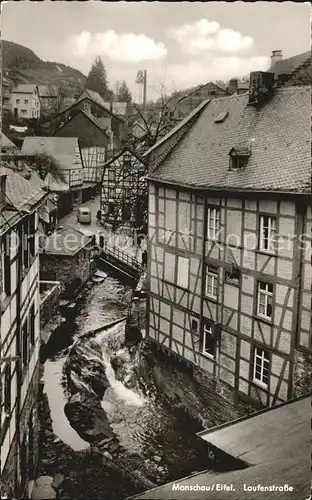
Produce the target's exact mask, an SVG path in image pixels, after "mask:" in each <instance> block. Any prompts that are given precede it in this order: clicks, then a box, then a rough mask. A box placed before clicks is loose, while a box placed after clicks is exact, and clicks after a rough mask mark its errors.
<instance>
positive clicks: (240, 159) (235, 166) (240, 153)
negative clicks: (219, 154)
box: [229, 148, 251, 172]
mask: <svg viewBox="0 0 312 500" xmlns="http://www.w3.org/2000/svg"><path fill="white" fill-rule="evenodd" d="M250 154H251V152H250V149H249V148H232V149H231V151H230V152H229V155H230V167H229V170H232V171H234V172H235V171H238V170H241V169H242V168H244V167H245V166H246V165H247V163H248V159H249V157H250Z"/></svg>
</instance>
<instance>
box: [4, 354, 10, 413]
mask: <svg viewBox="0 0 312 500" xmlns="http://www.w3.org/2000/svg"><path fill="white" fill-rule="evenodd" d="M4 411H5V413H10V412H11V365H10V363H8V364H7V365H6V367H5V371H4Z"/></svg>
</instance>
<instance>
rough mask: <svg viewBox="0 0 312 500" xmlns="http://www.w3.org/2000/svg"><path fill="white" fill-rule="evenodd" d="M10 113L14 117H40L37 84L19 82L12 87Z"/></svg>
mask: <svg viewBox="0 0 312 500" xmlns="http://www.w3.org/2000/svg"><path fill="white" fill-rule="evenodd" d="M11 102H12V113H13V116H14V117H15V118H23V119H26V120H29V119H31V118H35V119H39V118H40V98H39V90H38V87H37V85H34V84H20V85H18V86H17V87H14V88H13V89H12V98H11Z"/></svg>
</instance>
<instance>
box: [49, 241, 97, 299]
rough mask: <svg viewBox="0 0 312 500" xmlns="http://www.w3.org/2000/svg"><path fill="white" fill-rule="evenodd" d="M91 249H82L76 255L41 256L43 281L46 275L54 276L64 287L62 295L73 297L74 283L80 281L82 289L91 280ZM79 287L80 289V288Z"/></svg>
mask: <svg viewBox="0 0 312 500" xmlns="http://www.w3.org/2000/svg"><path fill="white" fill-rule="evenodd" d="M90 259H91V249H86V248H85V249H81V250H80V251H79V252H78V253H77V254H76V255H73V256H61V255H57V256H56V255H53V256H51V255H47V254H44V255H40V271H41V276H42V279H44V277H45V275H47V276H52V275H53V277H54V278H53V279H54V280H56V281H59V282H60V283H61V285H62V289H63V292H62V295H63V296H67V295H68V296H69V297H70V296H72V295H73V290H72V287H74V281H76V280H77V284H78V280H80V285H79V286H80V288H81V287H82V286H83V285H84V284H85V283H86V282H87V281H88V279H89V278H90ZM79 286H78V288H79Z"/></svg>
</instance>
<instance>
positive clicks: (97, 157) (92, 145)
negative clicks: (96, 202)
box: [54, 110, 112, 188]
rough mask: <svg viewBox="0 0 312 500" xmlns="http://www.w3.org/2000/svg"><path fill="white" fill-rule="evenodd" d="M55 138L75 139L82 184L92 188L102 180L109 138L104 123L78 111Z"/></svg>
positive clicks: (109, 143)
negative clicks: (77, 146) (82, 167)
mask: <svg viewBox="0 0 312 500" xmlns="http://www.w3.org/2000/svg"><path fill="white" fill-rule="evenodd" d="M54 135H55V137H77V138H78V139H79V144H80V147H81V154H82V158H83V165H84V169H83V173H84V183H87V182H88V183H90V188H92V187H93V188H94V187H95V186H96V184H98V183H99V182H100V181H101V179H102V174H103V167H104V163H105V161H106V160H107V153H108V151H109V150H110V148H111V146H112V144H111V137H110V133H109V130H108V127H107V124H105V122H103V121H101V120H99V119H98V118H96V117H94V116H92V115H91V114H90V113H87V112H85V111H84V110H80V111H79V112H78V113H77V114H75V115H74V116H73V117H72V118H70V119H69V120H68V121H67V122H66V123H65V124H64V125H63V126H61V127H60V128H59V129H58V130H57V131H56V132H55V134H54Z"/></svg>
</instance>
